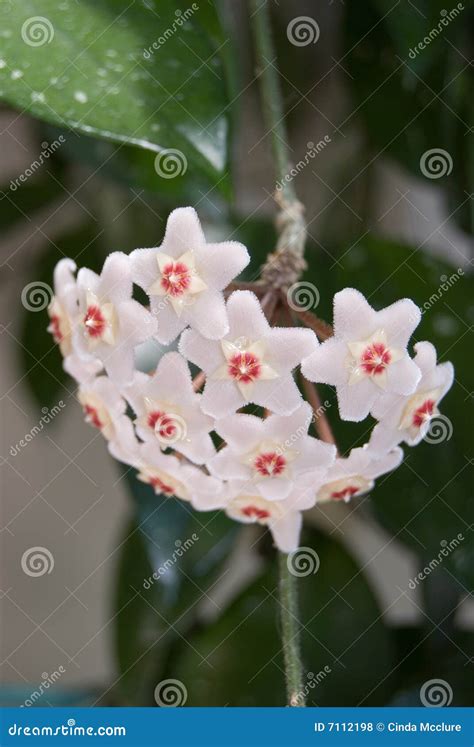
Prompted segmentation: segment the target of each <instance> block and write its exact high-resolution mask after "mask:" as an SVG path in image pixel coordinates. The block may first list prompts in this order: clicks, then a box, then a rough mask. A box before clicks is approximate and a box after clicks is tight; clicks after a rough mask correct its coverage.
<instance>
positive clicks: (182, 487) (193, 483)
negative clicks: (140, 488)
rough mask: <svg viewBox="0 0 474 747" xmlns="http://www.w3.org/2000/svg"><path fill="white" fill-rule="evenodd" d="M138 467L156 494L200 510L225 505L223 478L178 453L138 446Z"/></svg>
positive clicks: (154, 447) (140, 473) (143, 445)
mask: <svg viewBox="0 0 474 747" xmlns="http://www.w3.org/2000/svg"><path fill="white" fill-rule="evenodd" d="M135 466H137V468H138V475H137V477H138V479H139V480H141V481H142V482H144V483H146V484H148V485H151V487H152V488H153V490H154V491H155V493H156V494H157V495H163V496H165V497H168V498H173V497H174V498H179V499H180V500H183V501H187V502H188V503H191V504H192V506H193V508H195V509H196V510H198V511H213V510H215V509H217V508H222V505H223V495H224V492H225V491H224V487H223V485H222V482H221V481H220V480H218V479H216V478H215V477H212V476H209V475H206V474H205V473H204V472H202V470H200V469H199V468H198V467H195V466H193V465H191V464H186V463H184V462H182V461H180V459H177V458H176V457H175V456H172V455H170V454H163V453H162V452H161V450H160V449H159V448H157V447H156V446H155V444H150V443H146V444H141V445H140V446H139V450H138V462H137V464H136V465H135Z"/></svg>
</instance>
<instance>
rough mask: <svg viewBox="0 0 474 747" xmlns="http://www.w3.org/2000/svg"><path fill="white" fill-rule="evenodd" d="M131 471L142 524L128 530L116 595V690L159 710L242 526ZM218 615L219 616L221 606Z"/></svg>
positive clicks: (128, 475) (137, 522)
mask: <svg viewBox="0 0 474 747" xmlns="http://www.w3.org/2000/svg"><path fill="white" fill-rule="evenodd" d="M135 474H136V473H135V471H134V470H128V471H127V472H126V479H127V482H128V484H129V486H130V488H131V492H132V495H133V498H134V503H135V509H136V510H135V513H136V519H135V520H134V522H132V525H131V527H130V528H129V530H128V531H127V535H126V537H127V540H126V542H125V543H124V545H123V549H122V553H121V563H120V568H119V575H118V582H117V592H116V595H115V606H116V610H117V612H116V618H115V629H116V633H115V641H116V648H117V654H118V660H119V666H120V671H121V678H120V683H119V687H118V688H117V689H118V691H119V692H120V693H122V696H124V697H125V698H126V701H127V702H132V703H134V704H135V705H143V706H146V705H152V704H153V691H154V687H155V686H156V684H157V683H158V682H159V681H160V679H163V677H165V676H167V675H166V672H167V670H168V669H169V667H170V659H171V660H172V658H173V651H174V648H175V647H176V645H177V643H179V642H180V641H182V640H184V639H185V638H186V637H187V636H188V635H189V631H190V630H192V629H193V627H194V625H195V624H196V621H197V619H198V615H199V609H200V604H201V602H209V604H212V602H210V601H209V593H210V591H211V589H212V587H213V586H214V584H215V583H216V582H217V581H218V580H219V579H220V578H221V577H223V576H225V574H226V573H227V572H228V557H229V553H230V551H231V549H232V547H233V544H234V541H235V539H236V535H237V530H238V527H237V525H236V524H235V523H234V522H231V521H230V520H229V519H227V517H225V516H224V514H223V513H222V512H219V513H205V514H198V513H196V512H194V511H192V510H191V509H190V508H189V507H188V506H187V505H186V504H184V502H183V501H179V500H177V499H175V498H165V497H164V496H157V495H155V493H154V491H153V490H152V489H151V488H150V487H149V486H148V485H145V484H144V483H142V482H140V481H138V480H137V479H136V477H135ZM214 606H215V609H219V608H218V607H217V605H216V604H215V603H214Z"/></svg>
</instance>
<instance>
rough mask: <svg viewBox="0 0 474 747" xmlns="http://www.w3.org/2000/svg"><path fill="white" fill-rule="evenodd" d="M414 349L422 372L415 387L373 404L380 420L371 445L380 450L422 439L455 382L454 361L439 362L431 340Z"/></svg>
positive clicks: (412, 444)
mask: <svg viewBox="0 0 474 747" xmlns="http://www.w3.org/2000/svg"><path fill="white" fill-rule="evenodd" d="M415 351H416V355H415V358H414V360H413V364H414V365H416V367H417V369H418V371H419V374H420V376H419V380H418V383H417V386H416V389H415V391H414V392H413V393H410V394H405V395H404V394H399V393H391V394H386V395H385V396H384V397H382V398H381V399H380V400H379V401H378V402H376V403H375V404H374V407H373V408H372V415H373V416H374V417H375V418H377V420H378V421H379V422H378V424H377V425H376V426H375V428H374V430H373V432H372V436H371V439H370V446H371V448H372V450H373V451H375V452H377V453H379V454H383V453H384V452H385V451H387V450H388V449H390V448H392V447H394V446H397V445H398V444H399V443H402V442H405V443H407V444H409V445H410V446H415V445H416V444H418V443H420V441H421V440H422V439H423V438H424V437H425V436H426V434H427V433H428V431H429V428H430V423H431V420H432V419H433V418H435V417H436V416H437V415H438V414H439V404H440V402H441V400H442V399H443V397H444V396H445V395H446V393H447V392H448V391H449V389H450V388H451V386H452V384H453V381H454V368H453V366H452V364H451V363H449V362H446V363H439V364H437V358H436V349H435V347H434V346H433V345H432V344H431V343H430V342H426V341H423V342H418V343H417V344H416V345H415Z"/></svg>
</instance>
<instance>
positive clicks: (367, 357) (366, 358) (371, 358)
mask: <svg viewBox="0 0 474 747" xmlns="http://www.w3.org/2000/svg"><path fill="white" fill-rule="evenodd" d="M391 360H392V356H391V353H390V350H389V349H388V348H387V347H386V346H385V345H384V344H383V342H373V343H371V344H370V345H368V346H367V347H366V349H365V350H364V352H363V353H362V355H361V357H360V363H361V367H362V369H363V371H364V373H366V374H368V375H369V376H376V375H377V374H381V373H383V372H384V371H385V369H386V368H387V366H388V365H389V363H390V361H391Z"/></svg>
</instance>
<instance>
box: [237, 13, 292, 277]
mask: <svg viewBox="0 0 474 747" xmlns="http://www.w3.org/2000/svg"><path fill="white" fill-rule="evenodd" d="M250 4H251V8H252V29H253V34H254V39H255V50H256V56H257V75H258V77H259V79H260V88H261V92H262V101H263V109H264V115H265V122H266V126H267V127H268V130H269V133H270V134H271V138H272V149H273V156H274V161H275V171H276V179H277V185H276V189H275V200H276V202H277V204H278V206H279V208H280V209H279V212H278V215H277V219H276V227H277V232H278V240H277V245H276V248H275V251H274V252H273V253H272V254H270V255H269V256H268V258H267V261H266V263H265V264H264V266H263V268H262V273H261V278H262V281H263V282H264V283H265V284H266V285H269V286H270V287H273V288H276V289H278V288H282V289H283V290H286V289H288V288H289V287H290V286H291V285H293V284H294V283H295V282H296V281H297V280H298V278H299V277H300V275H301V273H302V272H303V270H304V269H305V268H306V262H305V260H304V257H303V255H304V247H305V241H306V224H305V220H304V215H303V214H304V208H303V205H302V204H301V202H300V201H299V200H298V198H297V197H296V192H295V189H294V186H293V183H292V180H291V178H288V177H289V171H290V162H291V159H290V150H289V146H288V137H287V133H286V126H285V113H284V110H283V103H282V96H281V90H280V81H279V79H278V69H277V67H276V54H275V49H274V45H273V39H272V32H271V24H270V10H269V8H270V3H269V2H267V0H263V1H262V0H250Z"/></svg>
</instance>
